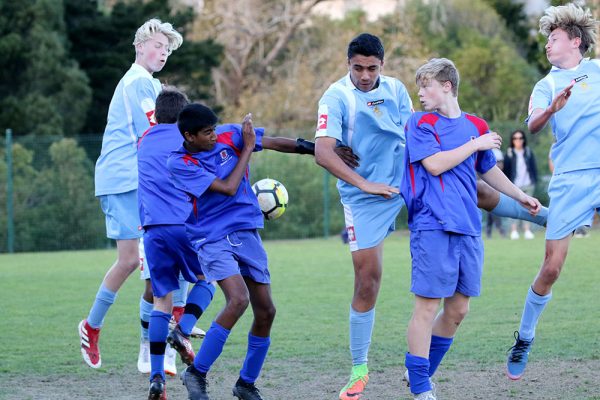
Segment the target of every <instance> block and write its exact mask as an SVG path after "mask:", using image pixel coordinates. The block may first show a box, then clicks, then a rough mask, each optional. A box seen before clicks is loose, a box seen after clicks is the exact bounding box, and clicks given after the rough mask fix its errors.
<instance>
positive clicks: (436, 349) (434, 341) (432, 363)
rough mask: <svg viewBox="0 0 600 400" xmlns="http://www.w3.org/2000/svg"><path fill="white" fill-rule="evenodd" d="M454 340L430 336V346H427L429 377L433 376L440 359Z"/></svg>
mask: <svg viewBox="0 0 600 400" xmlns="http://www.w3.org/2000/svg"><path fill="white" fill-rule="evenodd" d="M453 340H454V338H451V337H450V338H446V337H442V336H436V335H431V345H430V346H429V376H433V374H435V371H436V370H437V368H438V366H439V365H440V363H441V362H442V359H443V358H444V356H445V355H446V353H447V352H448V350H449V349H450V346H451V345H452V341H453Z"/></svg>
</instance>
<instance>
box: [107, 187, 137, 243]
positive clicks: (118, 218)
mask: <svg viewBox="0 0 600 400" xmlns="http://www.w3.org/2000/svg"><path fill="white" fill-rule="evenodd" d="M98 198H99V199H100V207H102V211H103V212H104V215H105V216H106V237H108V238H109V239H115V240H126V239H139V238H141V237H142V236H143V234H144V232H143V231H142V227H141V225H142V224H141V222H140V214H139V209H138V198H137V190H131V191H129V192H125V193H117V194H106V195H103V196H99V197H98Z"/></svg>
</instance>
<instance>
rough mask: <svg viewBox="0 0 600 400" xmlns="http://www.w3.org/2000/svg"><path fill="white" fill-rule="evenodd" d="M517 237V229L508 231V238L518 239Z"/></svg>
mask: <svg viewBox="0 0 600 400" xmlns="http://www.w3.org/2000/svg"><path fill="white" fill-rule="evenodd" d="M518 239H519V232H517V231H512V232H511V233H510V240H518Z"/></svg>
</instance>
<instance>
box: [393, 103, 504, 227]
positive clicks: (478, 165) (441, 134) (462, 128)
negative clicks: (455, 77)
mask: <svg viewBox="0 0 600 400" xmlns="http://www.w3.org/2000/svg"><path fill="white" fill-rule="evenodd" d="M488 132H489V127H488V125H487V123H486V122H485V121H484V120H483V119H481V118H478V117H476V116H473V115H470V114H466V113H462V114H461V116H460V117H458V118H448V117H445V116H443V115H441V114H439V113H435V112H433V113H432V112H416V113H414V114H413V115H412V116H411V117H410V119H409V120H408V123H407V125H406V158H405V159H406V161H405V163H406V170H405V174H404V178H403V180H402V186H401V193H402V196H403V197H404V200H405V202H406V207H407V209H408V226H409V228H410V230H411V231H418V230H443V231H447V232H455V233H460V234H463V235H470V236H480V235H481V212H480V211H479V208H477V172H479V173H481V174H484V173H486V172H487V171H488V170H490V169H491V168H492V167H494V166H495V165H496V158H495V157H494V153H493V152H492V151H491V150H486V151H480V152H477V153H474V154H472V155H471V156H469V157H468V158H467V159H466V160H464V161H463V162H462V163H460V164H458V165H457V166H455V167H454V168H452V169H450V170H448V171H446V172H444V173H442V174H441V175H439V176H433V175H431V174H430V173H429V172H428V171H427V169H425V166H423V164H422V163H421V160H423V159H425V158H427V157H429V156H432V155H434V154H436V153H438V152H440V151H447V150H452V149H455V148H457V147H460V146H462V145H464V144H465V143H467V142H468V141H470V140H472V139H475V138H477V137H478V136H479V135H483V134H486V133H488Z"/></svg>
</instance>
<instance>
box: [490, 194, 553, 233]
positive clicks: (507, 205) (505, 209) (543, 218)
mask: <svg viewBox="0 0 600 400" xmlns="http://www.w3.org/2000/svg"><path fill="white" fill-rule="evenodd" d="M490 212H491V213H492V214H494V215H497V216H499V217H509V218H514V219H522V220H525V221H530V222H533V223H534V224H538V225H542V226H546V222H547V221H548V208H546V207H542V209H541V210H540V212H539V213H538V215H536V216H535V217H534V216H533V215H531V214H529V211H527V209H526V208H524V207H523V206H521V204H519V202H518V201H516V200H515V199H513V198H511V197H508V196H507V195H505V194H504V193H500V201H499V202H498V205H497V206H496V208H494V209H493V210H492V211H490Z"/></svg>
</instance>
